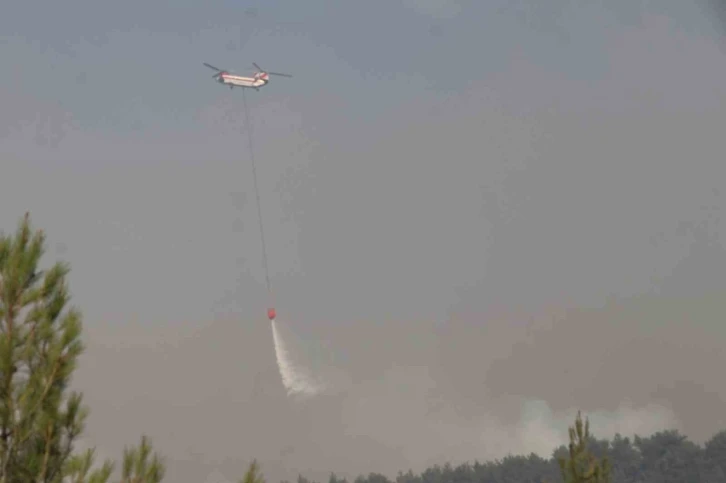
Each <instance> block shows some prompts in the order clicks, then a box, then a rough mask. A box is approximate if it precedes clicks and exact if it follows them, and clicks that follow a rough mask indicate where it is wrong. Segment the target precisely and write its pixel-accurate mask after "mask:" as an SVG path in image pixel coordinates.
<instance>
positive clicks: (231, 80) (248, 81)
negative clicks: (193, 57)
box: [202, 62, 292, 92]
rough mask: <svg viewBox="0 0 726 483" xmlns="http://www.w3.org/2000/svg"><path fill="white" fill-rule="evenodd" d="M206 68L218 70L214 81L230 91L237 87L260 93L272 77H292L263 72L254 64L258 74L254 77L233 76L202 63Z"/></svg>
mask: <svg viewBox="0 0 726 483" xmlns="http://www.w3.org/2000/svg"><path fill="white" fill-rule="evenodd" d="M202 63H203V64H204V65H205V66H206V67H209V68H210V69H212V70H216V71H217V73H216V74H214V75H213V76H212V78H213V79H216V80H217V82H219V83H220V84H224V85H227V86H229V88H230V89H233V88H235V87H242V88H248V89H255V90H256V91H258V92H259V90H260V87H263V86H265V85H267V83H268V82H270V76H271V75H279V76H281V77H292V76H291V75H290V74H282V73H280V72H266V71H264V70H262V68H261V67H260V66H259V65H257V64H255V63H254V62H252V65H254V66H255V68H256V69H257V72H255V73H254V75H253V76H252V77H243V76H239V75H234V74H231V73H230V72H229V71H226V70H222V69H218V68H216V67H214V66H213V65H209V64H207V63H206V62H202Z"/></svg>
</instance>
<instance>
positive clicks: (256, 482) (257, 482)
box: [239, 460, 265, 483]
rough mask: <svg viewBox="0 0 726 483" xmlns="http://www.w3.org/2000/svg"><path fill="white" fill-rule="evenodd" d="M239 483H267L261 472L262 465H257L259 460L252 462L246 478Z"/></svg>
mask: <svg viewBox="0 0 726 483" xmlns="http://www.w3.org/2000/svg"><path fill="white" fill-rule="evenodd" d="M239 483H265V478H264V477H263V476H262V473H261V472H260V465H259V464H258V463H257V460H252V463H250V466H249V467H248V468H247V471H246V472H245V475H244V477H242V479H241V480H239Z"/></svg>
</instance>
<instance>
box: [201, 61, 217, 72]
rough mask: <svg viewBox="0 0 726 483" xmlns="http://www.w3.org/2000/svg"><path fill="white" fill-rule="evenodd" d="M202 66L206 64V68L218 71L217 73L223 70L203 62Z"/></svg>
mask: <svg viewBox="0 0 726 483" xmlns="http://www.w3.org/2000/svg"><path fill="white" fill-rule="evenodd" d="M202 64H204V65H205V66H206V67H209V68H210V69H212V70H216V71H217V72H222V69H217V68H216V67H214V66H213V65H210V64H207V63H206V62H202Z"/></svg>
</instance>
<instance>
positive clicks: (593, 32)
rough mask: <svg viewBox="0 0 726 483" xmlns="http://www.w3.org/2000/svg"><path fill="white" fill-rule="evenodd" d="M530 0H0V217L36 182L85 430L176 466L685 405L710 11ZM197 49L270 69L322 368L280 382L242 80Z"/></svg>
mask: <svg viewBox="0 0 726 483" xmlns="http://www.w3.org/2000/svg"><path fill="white" fill-rule="evenodd" d="M545 3H546V5H547V6H546V7H545V6H544V5H545ZM545 3H542V2H534V1H529V0H517V1H509V2H504V1H495V2H474V1H463V0H462V1H459V2H455V1H453V0H425V1H418V2H416V1H414V0H405V1H401V2H398V1H392V2H391V1H388V2H382V1H381V2H322V1H317V0H315V1H313V0H311V1H307V2H280V1H266V2H231V1H226V0H225V1H210V2H205V3H204V4H202V3H199V2H182V1H179V0H177V1H175V2H166V1H164V2H154V3H153V4H149V3H148V2H141V1H138V0H129V1H127V2H123V3H118V2H115V3H112V2H88V1H85V0H72V1H70V2H64V3H63V5H62V6H61V5H60V4H54V3H48V4H47V5H44V6H43V8H44V9H45V11H46V14H44V15H42V16H39V15H37V13H36V12H37V10H36V9H37V8H39V7H38V5H36V4H33V3H32V2H25V3H17V4H15V5H13V7H12V8H10V9H9V10H10V12H11V14H10V15H3V16H1V17H0V32H2V34H0V35H2V42H0V54H1V56H2V58H3V60H4V67H3V69H2V70H0V72H1V73H2V82H1V83H0V105H2V106H3V108H2V110H0V156H2V160H3V161H2V162H3V167H4V169H3V176H2V178H1V179H0V222H1V223H2V224H1V226H3V227H5V229H6V230H10V229H12V228H14V226H15V224H16V222H17V220H18V217H19V216H21V215H22V213H23V212H24V211H25V210H30V211H31V213H32V216H33V221H34V223H35V225H36V226H37V227H42V228H44V229H45V230H46V231H47V233H48V237H49V248H50V250H49V254H48V259H47V260H46V261H47V262H48V263H50V262H51V261H53V260H55V259H57V258H59V257H60V258H62V259H64V260H67V261H68V262H70V263H71V264H72V268H73V272H72V275H71V284H72V285H71V287H72V291H73V295H74V301H75V303H76V304H77V305H79V306H80V307H81V309H82V310H83V312H84V314H85V323H86V327H87V338H88V346H89V347H88V351H87V354H86V355H85V356H84V364H83V365H82V367H81V368H80V369H79V371H78V376H77V378H76V382H77V385H78V386H79V388H81V389H82V390H83V391H84V392H85V394H86V398H87V402H88V403H89V404H90V405H91V409H92V415H91V418H90V422H89V427H88V440H89V441H90V442H91V443H93V444H96V445H98V447H99V451H100V452H101V454H106V455H110V456H114V457H118V456H120V452H121V450H122V448H123V446H124V445H125V444H130V443H133V442H135V441H136V440H137V438H138V436H139V435H140V434H141V433H142V432H146V433H147V434H149V435H150V436H151V437H152V438H153V439H154V441H155V442H156V445H157V446H158V448H159V449H160V450H161V451H162V452H163V453H164V454H165V455H166V456H167V457H168V459H169V465H170V470H169V479H170V481H171V480H173V481H189V482H202V481H204V479H205V478H206V477H207V475H209V474H210V473H211V472H212V471H215V470H216V471H219V472H220V473H221V474H223V475H226V476H227V477H228V478H230V479H234V478H236V477H237V476H238V475H241V472H242V471H243V469H244V467H245V465H246V464H247V463H248V462H249V460H250V459H251V458H253V457H257V458H258V459H260V460H261V462H262V464H263V468H264V469H265V471H266V475H267V477H268V479H269V481H277V480H278V479H279V478H284V477H286V478H290V479H292V478H294V477H295V476H296V475H297V473H298V472H302V473H303V474H305V475H307V476H310V477H318V478H326V477H327V474H328V472H329V471H336V472H337V473H339V474H340V475H356V474H358V473H361V472H366V473H367V472H369V471H380V472H384V473H386V474H389V475H394V474H395V473H396V472H397V471H398V470H399V469H400V470H404V471H405V470H407V469H408V468H409V467H410V468H413V469H414V470H416V471H419V470H421V469H423V468H424V467H425V466H426V465H430V464H433V463H442V462H445V461H452V462H454V463H458V462H461V461H464V460H473V459H474V458H479V459H480V460H482V459H487V458H492V457H497V456H501V455H502V454H505V453H506V452H508V451H512V452H524V451H536V452H545V453H546V452H547V451H549V449H550V448H551V447H552V445H554V444H556V443H557V442H559V441H561V440H564V438H565V437H566V425H567V424H568V423H569V422H570V420H571V418H570V416H571V415H572V411H573V410H576V409H577V408H582V409H583V410H585V411H586V412H588V413H591V414H592V415H593V418H594V420H595V421H596V422H598V424H599V426H597V425H596V430H597V429H598V428H601V430H600V431H599V432H598V433H597V434H599V435H602V436H610V435H611V434H612V433H613V432H614V430H615V429H618V428H619V429H620V430H621V432H623V433H625V434H630V433H632V431H637V432H641V433H649V432H651V431H655V430H657V429H660V428H662V427H665V426H667V427H677V428H679V429H681V430H682V431H684V432H685V433H686V434H688V435H689V436H691V437H692V438H694V439H695V440H697V441H702V440H703V439H704V438H707V437H708V436H710V435H711V433H712V432H713V430H714V426H713V424H714V423H713V422H714V419H715V420H718V418H719V417H721V418H723V414H724V410H725V409H726V403H724V402H723V401H724V400H726V382H724V381H723V378H722V377H721V373H719V371H718V367H723V364H724V362H726V354H725V353H724V350H723V348H722V347H724V342H726V329H724V327H726V326H724V325H723V323H722V319H723V313H724V310H725V309H726V306H725V303H724V302H723V301H722V300H724V299H723V295H724V291H726V257H724V242H723V240H724V236H723V235H724V224H723V223H722V222H721V219H720V216H721V212H722V209H723V208H724V207H725V206H724V205H725V202H724V197H723V186H722V185H723V179H726V167H724V163H723V154H722V153H723V152H724V149H725V148H726V146H725V144H726V141H725V140H724V136H723V125H724V123H725V122H726V107H724V106H726V62H724V61H725V60H726V59H725V55H724V52H725V51H724V49H723V43H722V40H721V35H722V34H723V33H724V32H725V31H724V29H723V25H722V24H720V23H719V22H718V15H717V14H718V13H719V12H718V11H717V10H716V9H712V8H706V7H707V2H706V1H704V2H703V5H702V7H703V8H697V7H695V6H692V5H689V4H688V2H677V1H675V0H667V1H666V0H663V1H659V2H657V5H656V2H643V1H640V2H638V1H635V2H633V1H627V2H626V1H625V0H622V1H621V0H618V1H610V2H587V3H586V5H585V4H584V3H585V2H582V3H583V4H582V5H580V4H577V3H576V2H566V1H564V0H556V1H552V2H545ZM605 4H607V8H606V7H604V6H603V5H605ZM535 5H536V6H535ZM721 13H722V12H721ZM202 62H209V63H211V64H213V65H216V66H218V67H221V68H228V69H232V70H236V71H238V72H240V73H244V72H247V71H248V70H250V69H252V66H251V62H257V63H258V64H260V65H261V66H262V67H264V68H266V69H269V70H272V71H282V72H289V73H291V74H293V75H294V76H295V77H294V78H293V79H280V78H275V79H273V82H272V83H270V85H269V86H267V87H265V89H263V90H262V91H261V92H259V93H256V92H252V93H248V94H247V95H248V103H249V105H250V110H251V114H252V116H253V118H254V121H253V136H254V148H255V155H256V160H257V163H258V175H259V177H260V188H261V190H262V202H263V212H264V217H265V228H266V236H267V241H268V254H269V257H270V270H271V275H272V283H273V289H274V294H275V298H276V306H277V309H278V313H279V314H280V320H279V322H280V324H281V326H282V330H283V337H285V340H286V342H287V343H288V345H289V346H291V347H292V348H293V350H294V352H295V355H296V357H297V359H298V360H299V361H300V363H301V364H304V365H306V366H307V367H309V368H310V370H311V371H314V372H315V373H317V374H319V375H320V376H321V377H324V378H327V379H328V380H330V381H333V384H332V388H333V389H332V391H331V393H329V394H326V395H324V396H321V397H319V398H316V399H312V400H309V401H305V402H296V401H293V400H289V399H287V398H286V396H285V393H284V390H283V388H282V386H281V383H280V377H279V374H278V372H277V367H276V365H275V364H276V363H275V355H274V351H273V346H272V337H271V333H270V328H269V325H268V323H267V320H266V318H265V317H264V314H265V310H266V308H267V294H266V291H265V285H264V273H263V270H262V262H261V250H260V245H259V232H258V229H257V218H256V216H257V211H256V207H255V205H254V194H253V192H252V188H253V185H252V180H251V178H250V175H251V169H250V160H249V154H248V147H247V144H246V132H245V129H246V128H245V126H244V122H243V111H242V99H241V95H242V94H241V92H240V91H230V90H228V89H224V88H221V87H220V86H218V85H216V84H214V82H212V79H211V75H212V72H211V71H208V69H206V68H204V67H203V66H202V64H201V63H202ZM721 427H726V421H724V420H722V421H721ZM613 428H615V429H613Z"/></svg>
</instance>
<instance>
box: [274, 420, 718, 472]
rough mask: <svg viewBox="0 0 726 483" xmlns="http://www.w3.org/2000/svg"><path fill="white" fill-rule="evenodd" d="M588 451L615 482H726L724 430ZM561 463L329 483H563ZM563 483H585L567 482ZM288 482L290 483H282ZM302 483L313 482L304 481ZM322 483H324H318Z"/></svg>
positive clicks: (510, 463)
mask: <svg viewBox="0 0 726 483" xmlns="http://www.w3.org/2000/svg"><path fill="white" fill-rule="evenodd" d="M586 442H587V449H586V451H588V452H589V453H591V454H592V456H594V457H595V458H596V459H598V460H601V461H602V460H604V461H607V462H608V464H609V467H610V471H609V473H610V477H609V478H601V479H600V480H595V479H592V480H589V481H593V482H594V481H600V482H612V483H671V482H672V483H726V431H720V432H718V433H717V434H715V435H714V436H713V437H712V438H711V439H710V440H709V441H707V442H706V443H705V445H703V446H700V445H697V444H695V443H693V442H692V441H689V440H688V438H686V437H685V436H683V435H682V434H680V433H679V432H678V431H661V432H658V433H655V434H653V435H652V436H650V437H640V436H634V438H633V439H630V438H626V437H622V436H620V435H616V436H615V438H613V439H612V440H611V441H608V440H606V439H596V438H595V437H593V436H590V435H588V437H587V439H586ZM560 459H562V460H563V461H567V460H569V459H570V452H569V448H568V447H566V446H564V445H563V446H560V447H559V448H556V449H555V450H554V451H553V453H552V457H551V458H549V459H545V458H541V457H539V456H537V455H535V454H531V455H529V456H508V457H506V458H504V459H502V460H498V461H491V462H486V463H479V462H475V463H473V464H463V465H459V466H456V467H454V466H452V465H448V464H447V465H444V466H434V467H432V468H429V469H427V470H425V471H424V472H423V473H421V474H414V473H413V472H411V471H409V472H408V473H399V475H398V477H397V478H396V479H395V481H391V480H390V479H389V478H386V477H385V476H383V475H381V474H378V473H371V474H369V475H368V476H360V477H358V478H356V479H355V480H354V482H346V480H345V479H341V478H337V477H336V476H335V475H331V477H330V480H329V482H328V483H545V482H547V483H557V482H562V481H563V474H562V471H561V468H560V462H559V461H560ZM565 481H567V482H569V481H587V480H578V479H576V478H573V479H565ZM283 483H286V482H283ZM298 483H313V482H311V481H309V480H307V479H306V478H304V477H302V476H300V477H299V478H298ZM320 483H323V482H320Z"/></svg>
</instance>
